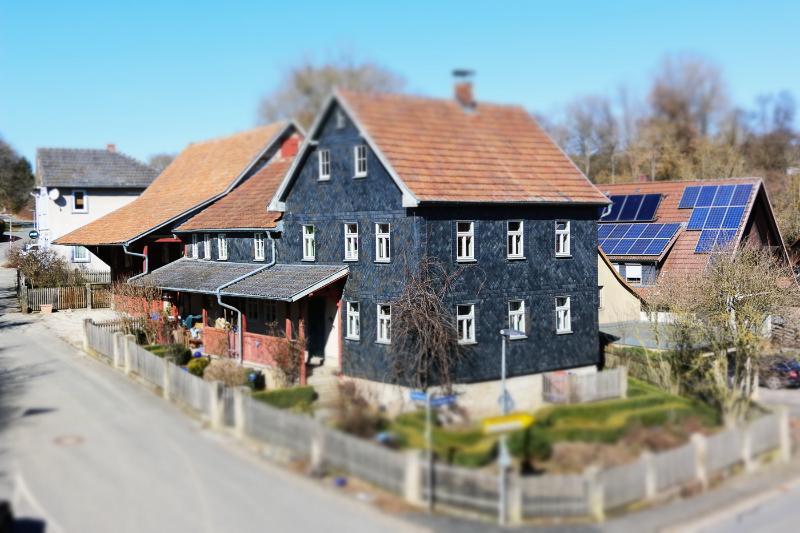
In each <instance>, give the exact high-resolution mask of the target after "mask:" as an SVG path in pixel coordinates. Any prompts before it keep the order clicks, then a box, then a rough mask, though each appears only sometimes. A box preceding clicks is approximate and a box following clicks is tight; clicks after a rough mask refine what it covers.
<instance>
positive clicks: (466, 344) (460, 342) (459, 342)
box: [458, 341, 478, 346]
mask: <svg viewBox="0 0 800 533" xmlns="http://www.w3.org/2000/svg"><path fill="white" fill-rule="evenodd" d="M473 344H478V341H458V345H459V346H472V345H473Z"/></svg>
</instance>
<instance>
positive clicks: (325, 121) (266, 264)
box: [137, 86, 608, 408]
mask: <svg viewBox="0 0 800 533" xmlns="http://www.w3.org/2000/svg"><path fill="white" fill-rule="evenodd" d="M465 89H466V90H465ZM459 94H461V96H462V98H461V99H460V100H458V101H450V100H436V99H430V98H421V97H413V96H404V95H387V94H367V93H356V92H337V93H335V94H334V95H333V96H332V97H331V99H330V100H329V101H328V102H327V104H326V105H325V106H324V108H323V109H322V111H321V112H320V114H319V115H318V117H317V119H316V121H315V123H314V125H313V126H312V129H311V131H310V133H309V135H308V137H307V138H306V140H305V141H304V143H303V145H302V147H301V149H300V152H299V154H298V156H297V157H296V158H295V160H294V162H293V163H292V165H291V167H290V168H289V170H288V172H287V173H286V175H285V177H284V179H283V180H282V181H281V183H280V184H279V185H278V186H277V192H276V193H275V196H274V198H273V199H272V201H271V202H269V211H270V212H269V213H268V212H267V211H268V209H267V205H266V201H265V202H264V204H263V207H262V208H261V209H260V210H259V209H258V205H257V204H256V205H255V206H253V205H251V203H249V202H248V198H249V199H250V200H252V198H253V197H254V196H255V195H256V194H260V193H256V192H254V193H253V195H252V196H250V195H248V194H247V193H246V192H245V191H246V189H245V188H246V187H248V186H249V187H252V188H253V189H254V191H255V190H258V191H263V192H266V191H267V189H268V188H269V184H272V183H273V181H272V179H271V178H269V179H268V178H267V176H265V175H264V176H261V177H260V179H259V176H258V175H254V176H253V177H252V178H250V180H249V181H248V182H245V183H243V184H242V185H241V186H240V188H239V190H238V191H237V190H234V191H232V192H231V193H230V194H228V195H227V196H226V197H225V198H223V199H221V200H219V201H218V202H216V203H215V204H214V205H212V206H210V207H209V208H207V209H205V210H204V211H202V212H200V213H199V214H197V215H196V216H195V217H193V218H191V219H189V220H187V221H186V222H184V223H183V224H181V225H179V226H177V227H176V228H175V232H176V234H177V235H178V236H179V237H181V238H182V239H183V241H184V244H185V245H186V246H187V248H188V250H189V251H188V253H187V255H188V256H189V257H190V258H191V259H189V258H186V259H183V260H181V261H177V262H175V263H172V264H170V265H166V266H164V267H162V268H159V269H157V270H155V271H154V272H152V274H151V275H149V276H145V277H143V278H140V279H139V280H137V282H142V283H149V282H153V283H156V284H157V285H159V286H161V287H164V288H167V289H171V290H172V291H173V292H175V293H180V294H185V293H192V294H193V295H192V296H189V297H188V298H187V297H184V296H181V298H184V299H183V301H182V302H179V303H180V305H179V308H180V310H181V312H182V314H184V315H186V314H200V313H202V314H203V315H208V313H209V312H210V309H213V307H214V305H215V302H216V301H217V298H216V296H217V295H219V297H220V298H224V303H226V304H227V305H232V306H233V307H234V308H236V309H239V310H242V311H243V315H244V316H243V319H242V329H243V330H244V331H243V337H244V338H243V339H242V340H241V342H242V345H243V346H242V348H241V350H242V351H241V352H240V353H241V354H242V355H243V359H244V361H245V362H251V363H268V359H269V358H270V357H273V356H274V355H276V354H278V353H279V352H280V350H281V349H282V348H281V346H287V345H288V343H287V339H296V340H298V341H299V342H300V343H301V345H302V351H303V352H304V358H303V360H304V361H305V360H306V358H308V359H309V360H310V359H312V358H319V359H320V360H322V365H323V366H325V367H329V368H332V369H337V370H338V369H341V371H342V373H343V374H344V375H345V376H347V377H348V378H351V379H356V380H358V381H359V382H360V383H362V384H364V385H365V387H366V388H368V389H371V390H372V391H374V392H375V393H378V394H382V395H384V396H383V398H384V399H386V398H387V397H388V396H393V397H397V396H396V395H397V394H398V393H402V391H403V388H398V387H395V386H386V387H384V386H382V385H380V384H381V383H384V382H390V381H393V376H392V375H391V370H390V368H389V367H390V357H391V343H392V341H393V338H392V326H391V324H392V318H393V317H392V308H391V302H392V301H393V300H394V299H396V298H397V297H398V296H399V294H400V293H401V292H402V290H403V288H404V283H405V279H406V274H407V273H408V271H409V270H413V269H414V268H415V266H416V265H418V264H419V262H420V260H421V259H422V258H423V257H426V256H428V257H432V258H435V259H437V260H438V261H440V262H441V263H442V264H443V265H445V267H446V268H447V269H448V270H450V271H455V270H463V272H462V276H461V278H460V280H459V282H458V283H457V284H456V286H455V287H454V290H453V292H452V294H451V295H450V296H449V297H448V300H447V302H446V305H447V306H448V307H450V308H451V309H452V312H453V317H454V320H455V321H456V322H457V329H458V336H459V339H458V340H459V344H460V349H461V350H462V352H463V354H464V359H463V361H462V363H461V364H460V365H459V366H458V367H457V368H456V373H455V378H456V381H457V382H459V383H462V384H475V385H474V386H473V385H470V386H466V387H464V388H463V390H462V392H466V393H467V396H465V397H462V401H465V400H466V399H467V398H468V397H469V396H470V394H469V393H470V392H475V394H474V395H471V396H472V397H473V398H475V399H476V401H479V402H480V403H482V404H483V405H484V406H486V405H491V406H494V405H495V402H494V401H493V400H492V401H489V402H487V397H488V396H487V393H488V394H489V396H491V397H492V398H494V396H493V394H494V393H495V389H494V388H493V387H495V386H496V385H493V384H492V382H493V381H494V380H497V379H498V378H499V377H500V355H499V353H500V336H499V331H500V329H502V328H507V327H509V326H512V327H514V328H515V329H518V330H521V331H522V332H523V335H522V336H520V337H518V338H515V339H513V340H511V341H510V343H509V350H508V375H509V376H510V378H511V379H510V381H509V382H510V386H511V388H512V391H516V392H515V393H514V394H515V400H516V401H517V402H518V404H517V405H518V406H520V407H521V408H524V406H527V405H531V404H533V403H535V402H537V401H538V399H539V398H540V395H541V391H540V389H539V388H538V387H540V386H541V376H540V375H538V374H540V373H542V372H546V371H550V370H556V369H567V368H579V367H593V366H594V365H597V364H598V363H599V362H600V354H599V337H598V327H597V323H598V321H597V315H598V309H597V284H596V283H597V258H596V256H597V238H596V218H597V213H598V210H599V209H600V208H602V207H603V206H605V205H607V204H608V200H607V199H606V198H605V197H604V196H603V194H602V193H600V191H598V190H597V189H596V188H595V187H594V186H593V185H592V184H591V183H590V182H589V181H588V180H587V179H586V177H585V176H584V175H583V174H582V173H581V172H580V171H579V170H578V169H577V168H576V167H575V166H574V165H573V164H572V162H571V161H570V160H569V159H568V158H567V157H566V156H565V155H564V154H563V153H562V152H561V151H560V150H559V149H558V147H557V146H556V145H555V144H554V143H553V142H552V141H551V140H550V139H549V138H548V137H547V136H546V135H545V133H544V132H543V131H542V130H541V129H540V128H539V126H538V125H537V124H536V122H535V121H534V120H533V119H532V118H531V117H530V115H529V114H528V113H527V112H526V111H525V110H524V109H522V108H521V107H516V106H501V105H492V104H483V103H476V102H474V101H473V100H472V99H471V91H470V90H469V87H468V86H467V87H465V86H461V87H460V92H459ZM273 213H274V214H273ZM277 214H282V218H281V220H280V221H278V222H276V221H275V215H277ZM269 237H273V238H274V239H275V247H276V251H277V253H276V256H273V255H272V253H271V252H270V249H271V241H270V239H269ZM195 258H196V259H195ZM273 261H276V264H274V265H273V264H272V262H273ZM194 294H203V295H204V296H194ZM231 318H232V319H233V318H236V319H238V317H236V316H235V315H231ZM265 337H271V338H272V340H269V341H267V340H266V339H265ZM267 345H269V350H267V351H268V352H271V353H266V354H265V353H262V351H261V350H262V349H263V348H264V347H265V346H267ZM237 350H238V348H237ZM487 386H488V388H487ZM467 403H468V402H467Z"/></svg>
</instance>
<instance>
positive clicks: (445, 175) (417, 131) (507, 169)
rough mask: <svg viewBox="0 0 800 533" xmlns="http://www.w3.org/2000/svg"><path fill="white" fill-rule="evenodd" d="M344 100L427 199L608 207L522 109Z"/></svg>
mask: <svg viewBox="0 0 800 533" xmlns="http://www.w3.org/2000/svg"><path fill="white" fill-rule="evenodd" d="M338 94H339V97H340V100H341V101H342V103H343V105H344V106H345V108H346V109H348V111H349V112H350V113H352V114H353V115H354V116H355V119H356V120H357V121H358V122H359V123H360V125H361V126H362V127H363V128H364V129H365V130H366V133H367V134H368V135H369V136H370V137H371V139H372V140H373V141H374V143H375V144H377V148H378V149H379V150H380V151H381V152H382V153H383V154H384V155H385V157H386V159H387V160H388V162H389V164H390V165H391V167H392V168H393V169H394V170H395V171H396V172H397V174H398V175H399V177H400V179H401V180H402V181H403V182H404V183H405V184H406V186H408V188H409V189H411V191H412V192H413V194H414V196H416V197H417V199H418V200H420V201H439V202H442V201H444V202H558V203H565V202H586V203H607V200H606V198H605V197H604V196H603V195H602V194H601V193H600V191H598V190H597V188H595V186H594V185H592V183H591V182H589V180H588V179H587V178H586V177H585V176H584V175H583V174H582V173H581V172H580V171H579V170H578V168H577V167H576V166H575V165H574V164H573V163H572V161H571V160H570V159H569V158H568V157H567V156H566V155H565V154H564V153H563V152H562V151H561V150H560V149H559V148H558V146H556V144H555V143H554V142H553V141H552V140H551V139H550V138H549V137H548V136H547V135H546V134H545V133H544V131H543V130H542V129H541V128H540V127H539V125H538V124H537V123H536V121H535V120H534V119H533V118H532V117H531V116H530V114H529V113H528V112H527V111H525V109H523V108H522V107H518V106H506V105H496V104H484V103H478V104H477V107H476V109H475V110H474V111H472V112H469V111H465V110H464V109H463V108H462V107H461V106H460V105H459V104H458V103H457V102H455V101H451V100H438V99H432V98H423V97H418V96H409V95H398V94H382V93H366V92H353V91H340V92H339V93H338Z"/></svg>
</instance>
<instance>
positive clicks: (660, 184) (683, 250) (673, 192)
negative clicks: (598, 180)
mask: <svg viewBox="0 0 800 533" xmlns="http://www.w3.org/2000/svg"><path fill="white" fill-rule="evenodd" d="M744 183H750V184H752V185H753V190H752V191H751V192H750V199H749V200H748V204H747V207H746V209H745V214H744V216H743V217H742V222H741V223H740V225H739V229H738V230H737V235H736V239H735V241H734V244H738V243H739V241H740V239H741V238H742V231H743V229H744V227H745V226H746V224H747V221H748V220H749V218H750V214H751V212H752V209H753V204H754V202H755V199H756V198H757V196H758V194H759V192H760V191H761V190H762V189H763V182H762V180H761V179H760V178H728V179H719V180H700V181H689V180H686V181H649V182H632V183H617V184H603V185H599V188H600V190H601V191H603V192H604V193H605V194H607V195H609V196H611V195H628V194H655V193H660V194H661V195H662V196H661V202H660V203H659V205H658V209H657V210H656V214H655V220H654V222H655V223H659V224H663V223H670V222H677V223H680V224H681V225H682V226H681V229H679V230H678V233H677V235H676V236H675V237H674V238H673V240H672V242H670V244H669V245H668V246H667V248H666V250H665V252H664V253H663V254H662V255H661V256H660V257H659V258H658V262H659V263H661V272H662V273H663V272H675V273H681V274H691V273H696V272H699V271H700V270H702V269H703V268H705V266H706V265H707V264H708V259H709V257H710V254H698V253H695V251H694V250H695V247H696V246H697V241H698V239H699V238H700V233H701V232H700V231H687V230H686V224H687V223H688V222H689V218H690V217H691V215H692V211H693V210H692V209H678V204H679V203H680V200H681V196H682V195H683V191H684V189H685V188H686V187H689V186H693V185H694V186H697V185H725V184H744ZM609 258H610V259H611V260H613V261H653V260H654V259H656V258H654V257H653V256H642V257H634V256H629V255H613V254H612V255H609ZM634 289H635V290H636V292H638V293H639V294H640V295H641V296H642V297H644V298H646V297H647V292H648V291H647V287H634Z"/></svg>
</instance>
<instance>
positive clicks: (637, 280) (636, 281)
mask: <svg viewBox="0 0 800 533" xmlns="http://www.w3.org/2000/svg"><path fill="white" fill-rule="evenodd" d="M631 269H633V271H634V272H636V271H638V272H639V277H638V278H637V277H636V276H631V275H630V271H631ZM643 280H644V272H643V271H642V264H641V263H625V281H627V282H628V283H630V284H631V285H641V284H642V281H643Z"/></svg>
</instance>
